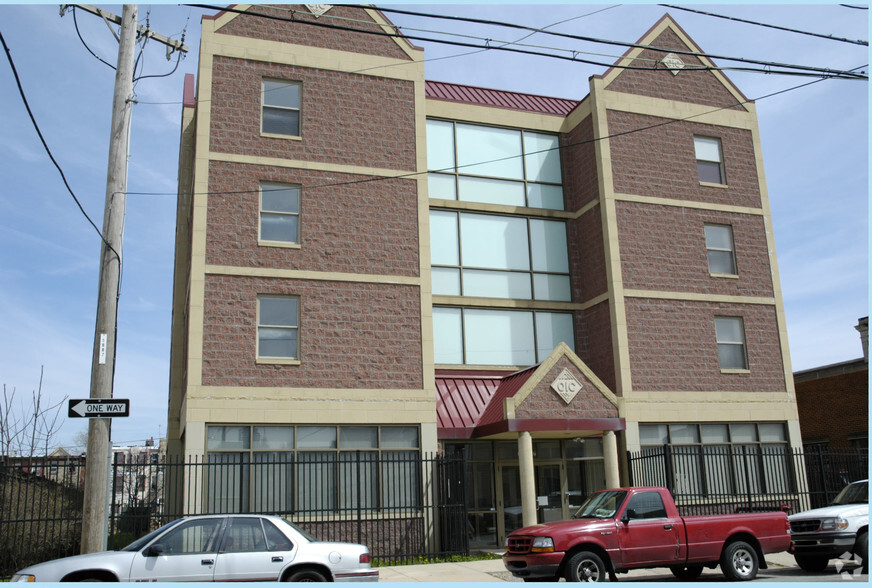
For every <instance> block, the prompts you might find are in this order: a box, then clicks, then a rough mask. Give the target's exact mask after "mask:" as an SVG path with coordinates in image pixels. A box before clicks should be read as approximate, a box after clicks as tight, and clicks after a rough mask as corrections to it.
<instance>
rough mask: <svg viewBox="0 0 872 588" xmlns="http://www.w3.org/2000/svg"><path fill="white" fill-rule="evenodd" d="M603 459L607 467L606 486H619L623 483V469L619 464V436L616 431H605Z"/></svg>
mask: <svg viewBox="0 0 872 588" xmlns="http://www.w3.org/2000/svg"><path fill="white" fill-rule="evenodd" d="M603 459H604V461H605V469H606V488H618V487H620V485H621V469H620V466H619V465H618V464H619V463H620V460H619V459H618V438H617V437H616V436H615V432H614V431H604V432H603Z"/></svg>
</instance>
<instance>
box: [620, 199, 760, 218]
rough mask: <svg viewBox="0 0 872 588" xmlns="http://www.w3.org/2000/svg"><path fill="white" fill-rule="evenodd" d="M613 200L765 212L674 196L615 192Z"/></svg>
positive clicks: (758, 209) (726, 210) (680, 206)
mask: <svg viewBox="0 0 872 588" xmlns="http://www.w3.org/2000/svg"><path fill="white" fill-rule="evenodd" d="M614 197H615V200H622V201H625V202H638V203H640V204H652V205H655V206H675V207H678V208H694V209H696V210H711V211H715V212H729V213H734V214H753V215H757V216H763V215H765V214H766V212H765V210H764V209H762V208H754V207H751V206H733V205H730V204H715V203H707V202H693V201H691V200H677V199H675V198H655V197H653V196H637V195H635V194H615V195H614Z"/></svg>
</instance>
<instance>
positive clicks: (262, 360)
mask: <svg viewBox="0 0 872 588" xmlns="http://www.w3.org/2000/svg"><path fill="white" fill-rule="evenodd" d="M255 363H256V364H258V365H302V364H303V362H302V361H300V360H299V359H282V358H280V357H258V358H257V359H256V360H255Z"/></svg>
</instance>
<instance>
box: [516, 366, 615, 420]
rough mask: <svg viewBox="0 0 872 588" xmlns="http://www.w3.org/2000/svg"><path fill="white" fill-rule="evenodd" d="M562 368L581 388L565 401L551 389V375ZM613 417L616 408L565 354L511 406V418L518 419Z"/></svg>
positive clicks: (557, 373)
mask: <svg viewBox="0 0 872 588" xmlns="http://www.w3.org/2000/svg"><path fill="white" fill-rule="evenodd" d="M564 369H567V370H569V372H570V373H571V374H572V375H573V376H575V378H576V379H577V380H578V381H579V383H580V384H581V390H580V391H579V392H578V394H577V395H576V396H575V398H573V399H572V401H571V402H570V403H569V404H567V403H566V402H564V401H563V399H562V398H560V396H559V395H558V394H557V392H555V391H554V390H552V389H551V383H552V382H553V381H554V378H556V377H557V376H559V375H560V374H561V373H562V372H563V370H564ZM617 416H618V408H617V407H616V406H615V405H614V404H612V403H611V402H609V400H608V399H607V398H606V397H605V396H603V395H602V393H601V392H600V391H599V390H598V389H597V388H596V386H595V385H594V384H593V383H592V382H591V381H590V380H589V379H587V377H585V375H584V374H583V373H581V372H580V371H579V369H578V368H577V367H575V366H574V365H573V364H572V362H571V361H569V360H568V359H567V358H566V357H562V358H560V359H558V360H557V363H555V364H554V367H553V368H551V371H550V372H549V373H548V375H547V376H545V377H544V378H542V380H541V381H540V382H539V383H538V384H536V386H535V388H534V389H533V390H532V391H531V392H530V395H529V396H527V397H526V398H525V399H524V401H523V402H521V404H520V405H518V406H517V407H516V408H515V418H519V419H610V418H617Z"/></svg>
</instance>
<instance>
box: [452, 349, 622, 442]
mask: <svg viewBox="0 0 872 588" xmlns="http://www.w3.org/2000/svg"><path fill="white" fill-rule="evenodd" d="M436 391H437V399H436V415H437V426H438V437H439V439H479V438H484V437H493V436H501V435H505V436H514V435H513V434H516V433H518V432H521V431H527V432H530V433H534V434H535V433H537V432H538V433H549V434H550V435H549V436H555V435H556V436H564V435H565V436H570V435H576V434H582V433H585V432H594V431H595V432H601V431H622V430H624V428H625V426H626V425H625V422H624V419H623V418H620V417H618V400H617V397H616V396H615V394H614V393H613V392H612V391H611V390H609V389H608V387H607V386H606V385H605V384H603V383H602V381H600V379H599V378H597V377H596V375H595V374H594V373H593V372H592V371H591V370H590V368H588V367H587V365H585V364H584V362H583V361H581V359H579V358H578V356H576V355H575V353H573V351H572V350H571V349H570V348H569V347H568V346H567V345H565V344H563V343H561V344H560V345H558V346H557V347H556V348H555V349H554V351H552V352H551V355H549V356H548V358H547V359H545V361H543V362H542V363H540V364H539V365H535V366H532V367H529V368H527V369H524V370H521V371H518V372H514V373H506V372H496V371H471V370H470V371H467V370H462V371H461V370H451V371H449V370H437V371H436ZM561 433H562V435H561Z"/></svg>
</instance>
